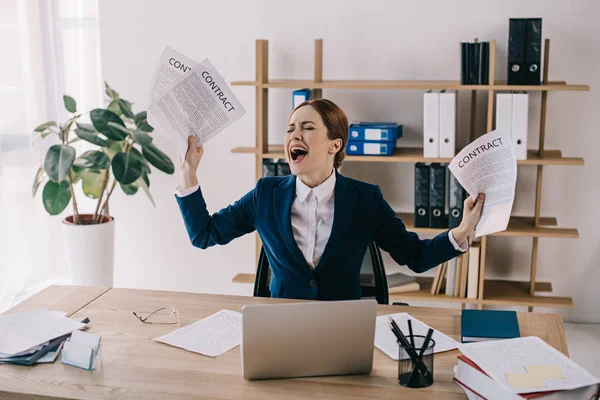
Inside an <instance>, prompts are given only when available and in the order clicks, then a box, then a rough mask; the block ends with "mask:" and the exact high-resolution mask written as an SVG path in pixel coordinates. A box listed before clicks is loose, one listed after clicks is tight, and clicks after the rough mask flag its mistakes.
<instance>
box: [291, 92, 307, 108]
mask: <svg viewBox="0 0 600 400" xmlns="http://www.w3.org/2000/svg"><path fill="white" fill-rule="evenodd" d="M311 98H312V90H310V89H300V90H294V91H293V92H292V110H295V109H296V107H298V106H299V105H300V104H302V103H304V102H305V101H306V100H310V99H311Z"/></svg>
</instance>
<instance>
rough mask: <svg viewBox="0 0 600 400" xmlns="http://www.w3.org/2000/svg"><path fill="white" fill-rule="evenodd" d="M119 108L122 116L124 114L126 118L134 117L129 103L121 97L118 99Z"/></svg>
mask: <svg viewBox="0 0 600 400" xmlns="http://www.w3.org/2000/svg"><path fill="white" fill-rule="evenodd" d="M118 102H119V108H120V109H121V112H122V113H123V115H124V116H126V117H127V118H131V119H134V118H135V115H133V111H131V103H130V102H128V101H127V100H123V99H119V100H118Z"/></svg>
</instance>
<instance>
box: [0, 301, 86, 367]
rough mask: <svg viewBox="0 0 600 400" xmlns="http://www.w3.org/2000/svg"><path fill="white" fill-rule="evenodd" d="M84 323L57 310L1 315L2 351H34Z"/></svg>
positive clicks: (20, 353)
mask: <svg viewBox="0 0 600 400" xmlns="http://www.w3.org/2000/svg"><path fill="white" fill-rule="evenodd" d="M84 326H85V324H82V323H80V322H77V321H73V320H71V319H69V318H66V317H63V316H61V315H60V314H59V313H58V312H56V311H48V310H37V311H34V312H27V313H20V314H9V315H0V355H2V356H15V355H25V354H31V353H32V352H34V351H36V349H39V348H41V347H40V346H42V345H44V344H45V343H47V342H48V341H50V340H52V339H55V338H57V337H59V336H63V335H66V334H68V333H71V332H73V331H75V330H78V329H81V328H83V327H84Z"/></svg>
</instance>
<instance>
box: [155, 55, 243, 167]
mask: <svg viewBox="0 0 600 400" xmlns="http://www.w3.org/2000/svg"><path fill="white" fill-rule="evenodd" d="M245 113H246V110H245V109H244V107H243V106H242V104H241V103H240V102H239V101H238V99H237V98H236V97H235V96H234V94H233V92H232V91H231V89H230V88H229V86H228V85H227V83H225V80H224V79H223V78H222V77H221V75H219V73H218V72H217V70H216V69H215V68H214V67H213V66H212V65H211V64H210V62H208V60H205V61H203V62H201V63H199V64H197V65H196V66H195V67H193V68H192V70H191V71H189V72H187V73H185V74H182V75H180V76H179V77H178V78H177V79H176V80H175V81H174V82H173V83H172V86H170V87H169V88H168V89H166V90H164V91H162V90H159V91H158V97H157V98H156V99H155V100H154V101H153V102H152V103H151V104H150V105H149V106H148V114H149V115H151V116H152V120H153V121H155V122H156V123H157V125H159V126H160V129H161V131H162V132H163V133H164V134H165V135H166V136H167V137H168V138H169V139H170V140H171V141H173V143H174V144H175V147H177V150H178V151H179V154H180V155H181V156H183V155H185V153H186V151H187V143H188V142H187V138H188V136H194V138H195V142H196V146H200V145H202V144H204V143H206V142H207V141H208V140H209V139H210V138H212V137H213V136H215V135H216V134H218V133H219V132H221V131H222V130H223V129H225V128H227V127H228V126H229V125H231V124H232V123H234V122H235V121H237V120H238V119H239V118H241V117H242V116H243V115H244V114H245Z"/></svg>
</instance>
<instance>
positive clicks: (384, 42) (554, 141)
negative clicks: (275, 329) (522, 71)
mask: <svg viewBox="0 0 600 400" xmlns="http://www.w3.org/2000/svg"><path fill="white" fill-rule="evenodd" d="M510 17H542V18H543V34H544V37H547V38H551V39H552V49H551V62H550V79H551V80H566V81H568V82H571V83H585V84H589V85H590V86H591V88H592V90H591V92H589V93H583V92H578V93H569V92H557V93H550V95H549V103H548V104H549V105H548V120H547V135H546V136H547V141H546V143H547V148H550V149H554V148H557V149H561V150H562V151H563V154H564V155H566V156H581V157H584V158H585V162H586V165H585V167H549V168H545V169H544V187H543V201H542V215H543V216H555V217H557V218H558V221H559V225H560V226H562V227H576V228H578V229H579V232H580V235H581V238H580V239H579V240H572V239H571V240H569V239H540V246H539V250H540V251H539V264H538V279H539V280H540V281H551V282H552V283H553V286H554V293H555V295H563V296H572V297H573V299H574V302H575V308H574V309H572V310H568V311H566V312H564V315H565V317H566V318H567V319H569V320H577V321H588V322H600V312H599V310H598V307H597V305H598V304H599V303H600V294H599V291H598V290H597V285H598V282H599V281H600V272H599V271H600V269H599V268H598V263H597V259H598V258H600V240H599V237H600V236H599V234H598V233H597V225H598V222H599V217H598V214H597V207H596V205H597V199H598V198H600V185H599V184H598V173H599V172H600V169H599V161H598V157H597V156H596V149H597V148H598V146H600V136H599V135H598V133H597V130H598V126H599V125H600V120H599V117H598V112H597V109H598V107H599V106H600V97H599V94H598V93H599V92H598V88H599V87H600V75H599V74H598V73H597V71H598V69H597V64H598V62H600V51H599V50H600V47H599V44H598V43H599V42H598V40H597V38H598V37H599V36H600V28H599V26H600V25H599V24H598V17H600V3H598V2H596V1H592V0H590V1H578V2H566V1H562V0H554V1H543V0H537V1H527V2H523V1H520V0H501V1H500V0H498V1H489V2H481V1H475V0H473V1H461V2H456V1H452V2H447V1H441V0H438V1H410V2H409V1H377V0H370V1H341V0H338V1H314V0H305V1H302V2H298V1H275V0H273V1H241V0H238V1H219V2H217V1H210V2H209V1H192V0H188V1H184V0H180V1H169V2H166V1H131V0H118V1H117V0H102V1H101V2H100V25H101V40H102V60H103V61H102V63H103V73H104V77H105V79H106V80H107V81H108V82H109V83H110V84H111V86H113V87H114V88H116V89H117V90H118V91H119V92H120V93H121V94H122V96H123V97H125V98H127V99H129V100H131V101H134V102H135V103H136V104H135V106H137V107H139V108H144V109H145V107H146V106H147V100H146V99H147V96H148V89H149V84H150V79H151V76H152V73H153V70H154V67H155V64H156V62H157V59H158V57H159V54H160V53H161V51H162V49H163V48H164V46H165V45H167V44H168V45H170V46H172V47H174V48H175V49H177V50H179V51H181V52H183V53H185V54H187V55H188V56H190V57H192V58H194V59H196V60H201V59H203V58H204V57H209V58H210V59H211V61H212V62H213V64H214V65H215V66H216V67H217V69H218V70H219V71H220V73H221V74H222V75H224V76H225V77H226V79H227V80H228V81H231V80H252V79H253V78H254V73H255V72H254V62H255V60H254V51H255V50H254V40H255V39H257V38H264V39H268V40H269V68H270V76H271V77H272V78H308V79H310V78H311V77H312V71H313V70H312V68H313V39H315V38H323V39H324V77H325V79H328V78H329V79H458V78H459V75H460V72H459V71H460V56H459V45H458V43H459V42H460V41H466V40H472V39H473V38H474V37H478V38H479V39H480V40H490V39H496V40H497V42H498V55H497V63H496V71H497V73H496V78H497V79H505V74H506V73H505V70H506V68H505V65H506V47H507V37H508V18H510ZM234 91H235V93H236V95H237V96H238V97H239V99H240V101H242V103H243V104H244V105H245V107H246V109H247V112H248V113H247V115H246V116H245V117H244V118H243V119H242V120H241V121H239V122H238V123H236V124H235V125H234V126H232V127H231V128H230V129H228V130H227V131H226V132H224V133H222V134H221V135H219V136H218V137H216V138H215V139H213V140H211V141H210V142H209V143H208V144H207V145H206V146H205V155H204V158H203V160H202V164H201V166H200V170H199V179H200V182H201V185H202V187H203V190H204V193H205V197H206V200H207V203H208V205H209V210H210V211H216V210H218V209H219V208H221V207H224V206H226V205H228V204H230V203H231V202H233V201H234V200H236V199H238V198H239V197H241V196H242V195H243V194H244V193H246V192H247V191H248V190H250V189H251V188H252V187H253V185H254V158H253V157H252V156H251V155H234V154H231V152H230V149H231V148H232V147H234V146H239V145H253V143H254V110H255V104H254V90H253V88H245V87H235V88H234ZM290 94H291V91H290V90H272V91H271V92H270V107H269V126H270V141H271V142H272V143H281V141H282V137H283V134H284V129H285V123H286V119H287V117H288V114H289V112H290V107H291V105H290V102H291V101H290ZM324 96H325V97H327V98H330V99H332V100H333V101H335V102H337V103H338V104H339V105H340V106H341V107H342V108H343V109H344V110H345V111H346V112H347V114H348V115H349V118H351V119H355V120H361V119H363V120H364V119H367V120H397V121H399V122H401V123H403V124H404V132H405V138H403V139H402V142H404V143H405V144H408V145H417V144H419V143H420V141H421V129H422V122H421V121H422V108H421V101H422V97H421V96H422V94H421V92H419V91H413V92H402V91H391V90H381V91H354V90H325V91H324ZM468 97H469V96H468V94H466V93H464V94H463V93H461V94H460V96H459V99H460V103H461V107H460V110H459V112H460V114H461V115H462V116H463V119H464V116H465V114H466V112H467V108H468V106H467V105H466V101H467V98H468ZM486 97H487V96H486V95H483V94H480V96H479V106H480V107H482V108H481V109H484V108H483V107H485V104H486ZM539 103H540V94H539V93H536V94H532V96H531V104H532V105H531V109H530V115H531V119H530V136H529V142H530V144H531V145H532V147H535V146H536V143H537V138H538V132H539V131H538V129H539ZM478 122H479V133H482V132H483V130H484V129H485V125H484V124H485V114H482V118H481V119H480V120H479V121H478ZM459 128H460V130H461V132H460V134H459V136H460V137H461V138H462V140H461V142H462V143H461V144H464V140H465V138H466V137H467V136H468V131H467V125H466V123H465V121H464V120H463V121H461V123H460V125H459ZM155 142H156V143H157V144H158V146H159V147H160V148H162V149H164V150H166V151H167V152H168V154H170V155H171V156H172V157H173V158H174V159H175V157H176V156H175V150H174V148H173V147H172V146H171V145H170V143H169V142H168V141H167V140H166V139H165V138H163V137H161V136H158V135H157V136H156V138H155ZM343 172H344V173H345V174H347V175H350V176H353V177H358V178H359V179H363V180H366V181H369V182H374V183H377V184H380V185H381V187H382V189H383V192H384V195H385V197H386V199H387V200H388V201H389V202H390V204H391V205H392V206H393V207H395V208H396V209H397V210H399V211H411V210H412V207H413V166H412V164H375V163H373V164H369V163H355V164H351V163H348V164H346V165H345V166H344V171H343ZM535 173H536V172H535V167H520V169H519V175H518V187H517V193H518V196H517V199H516V201H515V206H514V213H515V214H517V215H533V208H534V195H535V185H534V182H535ZM177 183H178V177H177V175H174V176H167V175H165V174H162V173H160V172H159V171H156V172H154V173H153V174H152V176H151V189H152V192H153V193H154V196H155V198H156V202H157V208H156V209H154V208H152V206H151V205H150V203H149V202H148V200H147V199H146V198H145V197H144V196H143V195H136V196H135V197H132V198H128V199H125V198H124V197H125V196H124V195H123V194H122V193H119V194H118V195H117V196H115V199H114V201H113V202H112V207H111V211H112V213H113V215H114V216H115V217H116V219H117V249H116V271H115V280H116V282H115V283H116V285H118V286H124V287H139V288H153V289H165V290H182V291H194V292H211V293H230V294H250V293H251V287H250V286H251V285H245V286H244V285H241V284H233V283H231V278H232V277H233V276H234V275H235V274H236V273H238V272H252V271H253V270H254V237H253V235H247V236H246V237H243V238H240V239H237V240H235V241H233V242H232V243H230V244H229V245H228V246H226V247H217V248H212V249H209V250H206V251H202V250H198V249H195V248H193V247H192V246H191V245H190V244H189V241H188V238H187V235H186V232H185V228H184V226H183V222H182V219H181V217H180V215H179V211H178V208H177V205H176V202H175V199H174V198H173V190H174V187H175V186H176V185H177ZM531 242H532V240H531V239H530V238H497V237H492V238H490V239H489V242H488V243H489V246H488V248H489V253H488V259H487V260H488V264H487V271H486V272H487V276H488V277H506V278H508V279H521V280H527V279H528V277H529V265H530V258H531ZM387 265H388V269H396V267H391V265H392V262H391V261H390V260H389V259H388V263H387ZM397 268H398V269H400V268H399V267H397ZM548 311H556V310H548Z"/></svg>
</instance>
